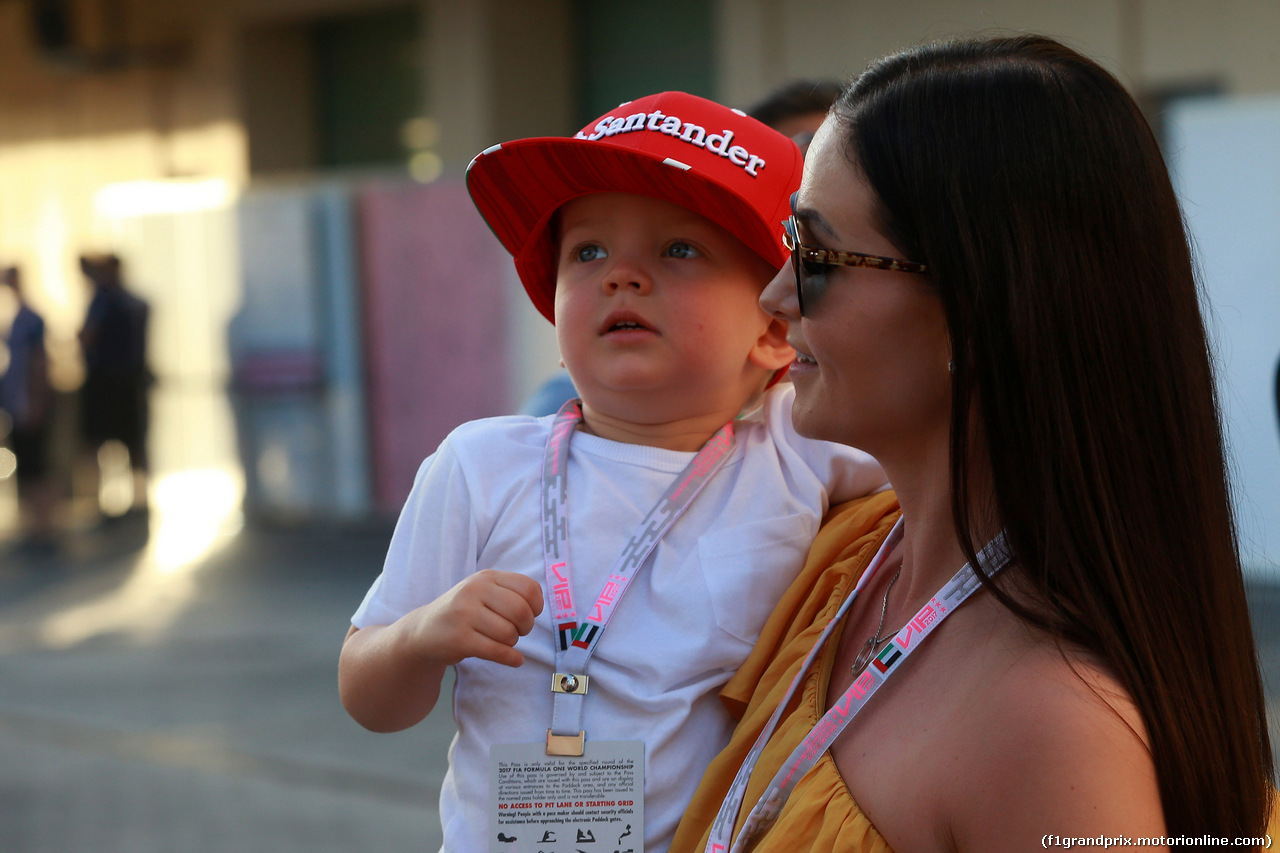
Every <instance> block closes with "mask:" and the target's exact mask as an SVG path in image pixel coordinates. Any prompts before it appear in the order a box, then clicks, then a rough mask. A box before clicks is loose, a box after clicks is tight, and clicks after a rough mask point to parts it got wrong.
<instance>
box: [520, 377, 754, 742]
mask: <svg viewBox="0 0 1280 853" xmlns="http://www.w3.org/2000/svg"><path fill="white" fill-rule="evenodd" d="M581 420H582V403H581V401H579V400H570V401H569V402H568V403H565V405H564V406H563V407H562V408H561V409H560V412H559V413H558V414H557V415H556V418H555V421H554V422H553V423H552V427H551V434H550V435H549V436H548V437H547V447H546V454H545V457H544V461H543V466H542V556H543V562H544V564H545V567H546V573H547V600H548V602H549V603H550V614H551V624H552V626H553V627H554V629H555V644H556V672H555V673H554V674H553V675H552V677H551V691H552V712H551V728H549V729H547V754H548V755H582V751H583V743H584V740H585V732H584V731H583V729H582V703H583V700H584V699H585V697H586V694H587V688H588V683H589V679H588V678H587V675H586V669H587V661H588V660H589V659H590V657H591V654H592V652H594V651H595V648H596V644H597V643H599V642H600V637H601V635H602V634H603V633H604V629H605V626H606V625H608V623H609V618H610V617H611V616H612V615H613V611H614V608H615V607H617V605H618V601H619V600H620V599H621V598H622V595H623V593H625V592H626V590H627V585H628V584H629V583H630V582H631V578H632V577H633V576H634V575H635V573H636V571H638V570H639V569H640V568H641V567H642V566H644V565H645V563H646V562H647V561H648V559H649V556H650V555H651V554H652V553H653V550H654V548H655V547H657V544H658V542H659V541H660V540H661V539H662V537H663V536H664V535H665V534H666V532H667V531H668V530H670V529H671V526H672V525H673V524H675V523H676V521H677V520H678V519H679V518H680V516H681V515H683V514H684V511H685V510H686V509H688V508H689V505H690V504H691V503H693V500H694V498H696V497H697V496H698V494H699V493H701V491H702V489H703V487H704V486H706V484H707V483H708V482H709V481H710V480H711V478H712V477H713V476H715V473H716V472H717V471H719V470H720V467H721V466H722V465H723V464H724V463H725V461H726V460H727V459H728V458H729V453H730V451H732V450H733V443H734V436H733V432H734V430H733V423H732V422H730V423H727V424H725V425H724V426H723V427H721V428H720V430H719V431H718V432H716V434H715V435H713V436H712V437H711V438H710V439H709V440H708V441H707V443H706V444H705V445H703V447H702V449H701V450H699V451H698V453H697V455H695V456H694V457H693V460H692V461H691V462H690V463H689V464H688V465H687V466H686V467H685V469H684V470H683V471H682V472H680V474H679V475H678V476H677V477H676V478H675V481H674V482H672V484H671V485H670V486H669V487H668V488H667V490H666V492H665V493H664V494H663V495H662V497H661V498H659V499H658V502H657V503H656V504H655V505H654V507H653V509H651V510H649V513H648V515H646V516H645V517H644V520H642V521H641V522H640V526H639V527H638V528H636V532H635V533H633V534H632V535H631V539H630V540H629V541H628V542H627V544H626V547H624V548H623V549H622V553H621V554H620V555H619V556H618V559H617V562H615V563H614V565H613V570H612V571H611V572H610V573H609V576H608V577H607V578H606V579H605V582H604V587H603V588H602V589H601V590H600V594H599V595H598V596H596V601H595V604H594V605H593V606H592V608H591V610H590V612H588V613H587V614H585V616H584V617H583V618H582V619H581V620H579V618H578V613H577V610H576V608H575V607H574V603H573V584H572V573H571V571H570V566H569V525H568V515H567V511H566V486H567V483H568V468H569V442H570V441H571V440H572V439H573V434H574V432H575V431H576V430H577V426H578V423H579V422H580V421H581Z"/></svg>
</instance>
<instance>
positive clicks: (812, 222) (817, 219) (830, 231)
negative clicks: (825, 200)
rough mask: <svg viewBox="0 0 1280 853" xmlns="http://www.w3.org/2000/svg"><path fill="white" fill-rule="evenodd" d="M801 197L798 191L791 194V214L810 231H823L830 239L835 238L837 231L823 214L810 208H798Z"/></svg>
mask: <svg viewBox="0 0 1280 853" xmlns="http://www.w3.org/2000/svg"><path fill="white" fill-rule="evenodd" d="M799 195H800V191H799V190H797V191H795V192H793V193H792V194H791V214H792V216H794V217H795V218H796V220H797V221H799V222H802V223H804V226H805V227H806V228H808V229H809V230H810V231H821V232H823V233H825V234H826V235H827V236H828V237H833V238H834V237H835V236H836V231H835V229H834V228H832V227H831V223H829V222H827V220H826V219H824V218H823V216H822V214H821V213H818V211H816V210H814V209H813V208H809V207H796V197H797V196H799Z"/></svg>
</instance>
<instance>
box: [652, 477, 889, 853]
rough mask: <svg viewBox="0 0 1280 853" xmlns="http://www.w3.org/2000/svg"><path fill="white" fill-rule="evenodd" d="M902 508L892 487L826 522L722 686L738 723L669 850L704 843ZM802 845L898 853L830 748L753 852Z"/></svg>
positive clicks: (781, 744)
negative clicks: (864, 808) (752, 647)
mask: <svg viewBox="0 0 1280 853" xmlns="http://www.w3.org/2000/svg"><path fill="white" fill-rule="evenodd" d="M898 515H899V513H898V500H897V497H896V496H895V495H894V493H893V492H881V493H879V494H876V495H872V496H870V497H867V498H862V499H859V500H856V501H851V502H849V503H847V504H844V505H842V506H840V507H838V508H837V509H836V510H834V511H833V512H832V513H831V515H830V516H829V517H828V519H827V521H826V522H825V523H824V524H823V526H822V530H821V531H820V532H819V533H818V536H817V538H816V539H815V540H814V543H813V547H812V548H811V549H810V551H809V558H808V560H807V561H806V563H805V566H804V569H803V570H802V571H801V573H800V576H799V577H798V578H797V579H796V582H795V583H793V584H792V585H791V587H790V588H789V589H788V590H787V592H786V593H785V595H784V596H783V598H782V600H781V601H780V602H779V603H778V606H777V608H776V609H775V610H774V612H773V615H772V616H771V617H770V618H769V621H768V623H766V625H765V627H764V631H763V632H762V633H761V636H760V640H759V642H758V643H757V644H756V647H755V650H754V651H752V653H751V656H750V657H749V658H747V660H746V662H745V663H744V664H743V665H742V667H741V668H740V669H739V670H738V673H737V675H735V676H734V678H733V679H732V680H731V681H730V682H729V683H728V684H726V685H725V687H724V689H723V690H722V691H721V693H720V698H721V700H722V701H723V702H724V703H725V704H726V705H727V706H728V707H729V709H730V711H731V712H732V713H734V715H735V716H740V717H741V723H740V724H739V725H738V727H737V729H736V730H735V731H734V734H733V739H732V740H731V741H730V743H729V746H728V747H726V748H725V750H724V751H723V752H721V753H720V755H719V756H717V757H716V760H715V761H714V762H712V764H711V767H710V768H709V769H708V770H707V773H706V775H705V776H704V777H703V779H702V784H701V785H700V786H699V787H698V791H697V793H696V794H695V795H694V798H693V802H692V804H691V805H690V806H689V809H688V811H687V812H686V813H685V816H684V819H683V820H682V821H681V823H680V827H679V829H677V830H676V835H675V839H674V840H673V842H672V844H671V851H672V853H702V851H703V850H704V849H705V847H706V843H707V835H708V833H709V832H710V827H711V824H712V822H713V821H714V820H715V817H716V812H717V811H718V810H719V808H720V802H721V800H722V799H723V798H724V794H725V792H726V791H727V790H728V788H729V786H730V785H731V784H732V782H733V778H734V776H735V775H737V772H738V768H739V767H740V766H741V764H742V760H743V759H744V758H745V757H746V755H747V753H748V752H749V751H750V750H751V746H752V744H754V743H755V740H756V736H757V735H759V734H760V732H761V730H763V728H764V726H765V724H766V723H767V722H768V720H769V717H770V716H771V715H772V714H773V711H774V709H775V708H776V707H777V705H778V703H779V702H780V701H781V700H782V697H783V695H784V694H785V693H786V691H787V688H788V687H789V686H790V685H791V681H792V679H793V678H794V676H795V674H796V673H797V672H798V671H799V669H800V666H801V664H802V663H804V658H805V656H806V655H807V654H808V653H809V650H810V649H812V648H813V645H814V643H815V642H816V641H817V638H818V635H819V634H821V633H822V630H823V629H824V628H825V627H826V626H827V623H828V622H830V621H831V619H832V618H833V617H834V616H835V613H836V611H837V610H838V609H839V608H840V604H841V602H843V601H844V599H845V596H846V595H847V594H848V592H849V590H851V589H852V588H853V586H854V584H856V583H857V581H858V578H859V577H861V575H862V572H863V571H864V570H865V569H866V567H867V565H868V564H869V563H870V562H871V560H872V558H873V557H875V554H876V551H877V549H879V547H880V544H881V543H882V542H883V541H884V539H885V537H886V536H888V535H889V530H890V529H891V528H892V527H893V523H894V522H895V521H896V520H897V518H898ZM837 645H838V644H837V643H835V642H834V641H832V642H828V643H827V645H826V647H825V648H824V649H823V652H822V654H821V656H820V657H819V658H818V660H817V662H816V665H815V666H814V668H813V670H812V671H811V672H809V674H808V675H807V676H806V677H805V680H804V684H803V687H802V689H801V691H800V692H799V694H798V696H797V697H796V699H795V700H794V701H793V706H794V707H793V708H791V709H789V710H788V711H787V712H786V713H785V714H784V716H783V717H782V719H781V720H780V721H779V724H778V729H777V731H776V732H775V733H774V735H773V737H772V738H771V739H770V741H769V743H768V745H767V746H766V747H765V749H764V752H763V753H761V755H760V761H759V763H758V764H757V765H756V768H755V771H754V773H753V774H752V776H751V782H750V784H749V785H748V787H747V795H746V799H745V801H744V804H743V807H742V810H741V813H740V814H739V815H738V822H737V824H736V826H735V836H736V833H737V829H739V828H741V825H742V821H743V820H744V819H745V818H746V816H747V813H748V812H749V811H750V809H751V806H752V805H753V804H754V803H755V802H756V800H758V799H759V797H760V795H761V793H762V792H763V790H764V788H765V786H767V785H768V784H769V781H770V780H771V779H772V778H773V774H774V773H775V772H776V771H777V769H778V767H780V766H781V764H782V762H783V761H784V760H785V759H786V758H787V756H789V755H790V754H791V751H792V750H793V749H794V748H795V747H796V746H797V745H798V744H799V743H800V741H801V740H803V739H804V736H805V735H806V734H808V732H809V731H810V729H812V728H813V726H814V725H815V724H816V723H817V722H818V720H819V719H820V718H821V716H822V713H823V711H825V710H826V709H825V702H824V698H825V695H826V690H827V682H828V681H829V679H830V676H831V667H832V663H833V660H834V655H835V651H836V647H837ZM798 851H823V853H828V851H830V853H892V850H891V849H890V847H889V845H888V844H887V843H885V840H884V839H883V838H882V837H881V836H880V833H879V832H877V831H876V828H875V827H874V826H872V825H871V821H870V820H868V819H867V816H866V815H864V814H863V813H862V811H861V810H860V809H859V808H858V804H857V803H856V802H854V800H853V797H852V796H851V795H850V794H849V789H848V788H847V787H846V786H845V783H844V780H843V779H842V778H841V777H840V773H839V771H838V770H837V769H836V765H835V762H834V761H833V760H832V758H831V754H830V753H829V752H828V753H825V754H824V755H823V756H822V758H821V759H820V760H819V761H818V763H817V764H816V765H815V766H814V768H813V769H812V770H811V771H810V772H809V773H807V774H806V775H805V776H804V777H803V778H802V779H801V780H800V782H799V783H798V784H797V785H796V788H795V790H794V791H793V792H792V795H791V798H790V800H788V801H787V804H786V806H785V807H784V808H783V810H782V813H781V814H780V815H779V816H778V820H777V822H776V823H775V824H774V826H773V828H772V829H771V830H770V832H769V833H768V834H767V835H765V837H763V838H762V839H761V840H760V842H759V843H758V844H757V846H756V847H755V848H754V849H753V853H798Z"/></svg>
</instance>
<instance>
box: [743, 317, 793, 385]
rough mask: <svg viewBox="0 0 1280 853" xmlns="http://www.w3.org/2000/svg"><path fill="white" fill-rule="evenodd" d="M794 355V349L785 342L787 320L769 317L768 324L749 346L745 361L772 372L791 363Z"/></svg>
mask: <svg viewBox="0 0 1280 853" xmlns="http://www.w3.org/2000/svg"><path fill="white" fill-rule="evenodd" d="M795 357H796V351H795V350H793V349H792V348H791V345H790V344H788V343H787V321H786V320H783V319H782V318H780V317H769V325H768V326H766V327H765V330H764V332H763V333H762V334H761V335H760V337H759V338H758V339H757V340H756V343H755V346H753V347H752V348H751V352H750V353H748V355H747V361H749V362H750V363H751V364H753V365H755V366H756V367H763V368H764V369H765V370H767V371H769V372H770V373H773V372H774V371H777V370H781V369H782V368H784V367H786V366H787V365H789V364H791V362H792V361H793V360H794V359H795Z"/></svg>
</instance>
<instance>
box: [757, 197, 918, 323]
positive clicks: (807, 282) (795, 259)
mask: <svg viewBox="0 0 1280 853" xmlns="http://www.w3.org/2000/svg"><path fill="white" fill-rule="evenodd" d="M782 245H784V246H786V247H787V249H788V250H789V251H790V252H791V266H792V267H793V269H794V271H795V275H796V301H797V302H799V304H800V316H801V317H803V316H805V311H806V309H808V310H812V309H813V308H815V307H816V306H817V304H818V301H819V300H820V299H821V298H822V294H823V293H825V292H826V289H827V268H828V267H870V268H872V269H877V270H889V271H890V272H925V271H927V270H928V269H929V268H928V267H927V266H925V265H924V264H918V263H916V262H915V261H904V260H902V259H901V258H886V257H883V256H882V255H867V254H863V253H862V252H841V251H838V250H836V249H820V248H818V247H817V246H806V245H805V244H804V243H801V242H800V226H799V223H797V222H796V218H795V216H794V215H792V216H791V217H789V218H787V219H784V220H783V221H782Z"/></svg>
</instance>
